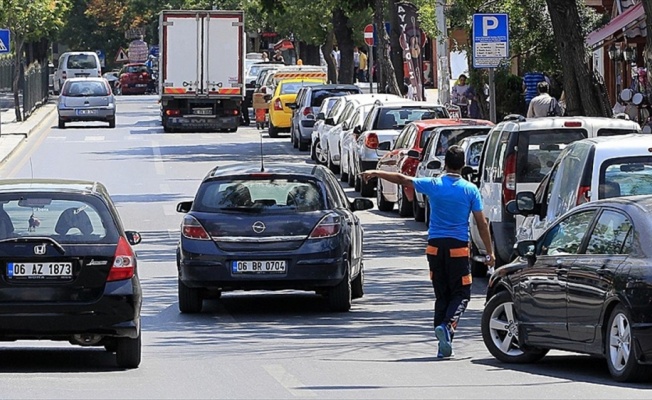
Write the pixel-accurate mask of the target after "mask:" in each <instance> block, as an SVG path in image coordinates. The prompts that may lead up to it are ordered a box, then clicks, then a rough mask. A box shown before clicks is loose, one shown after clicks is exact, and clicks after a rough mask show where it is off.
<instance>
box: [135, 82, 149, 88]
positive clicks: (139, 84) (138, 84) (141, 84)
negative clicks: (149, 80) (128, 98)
mask: <svg viewBox="0 0 652 400" xmlns="http://www.w3.org/2000/svg"><path fill="white" fill-rule="evenodd" d="M136 87H141V88H142V87H147V84H146V83H137V84H136Z"/></svg>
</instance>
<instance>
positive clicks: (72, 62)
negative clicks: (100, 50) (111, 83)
mask: <svg viewBox="0 0 652 400" xmlns="http://www.w3.org/2000/svg"><path fill="white" fill-rule="evenodd" d="M66 67H68V69H96V68H97V61H96V59H95V57H94V56H92V55H90V54H71V55H70V56H68V65H66Z"/></svg>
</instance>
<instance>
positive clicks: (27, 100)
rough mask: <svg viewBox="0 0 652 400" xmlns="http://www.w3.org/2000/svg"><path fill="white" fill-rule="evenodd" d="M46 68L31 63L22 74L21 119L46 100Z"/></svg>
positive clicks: (47, 73)
mask: <svg viewBox="0 0 652 400" xmlns="http://www.w3.org/2000/svg"><path fill="white" fill-rule="evenodd" d="M48 75H49V70H48V66H47V64H46V65H41V64H39V63H38V62H34V63H32V64H31V65H30V66H29V67H27V69H26V70H25V73H24V79H23V119H27V118H28V117H29V116H30V115H31V114H32V112H34V110H35V109H36V108H37V107H39V106H40V105H42V104H43V103H45V102H46V101H47V100H48Z"/></svg>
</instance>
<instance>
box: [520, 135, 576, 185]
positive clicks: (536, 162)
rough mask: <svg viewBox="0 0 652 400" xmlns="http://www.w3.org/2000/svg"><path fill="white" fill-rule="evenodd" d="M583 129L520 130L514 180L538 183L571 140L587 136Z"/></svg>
mask: <svg viewBox="0 0 652 400" xmlns="http://www.w3.org/2000/svg"><path fill="white" fill-rule="evenodd" d="M587 135H588V134H587V132H586V130H585V129H553V130H545V131H544V130H541V131H521V132H520V133H519V137H518V146H517V149H518V151H517V152H516V154H517V164H516V171H517V172H516V181H517V182H523V183H538V182H541V180H542V179H543V177H544V176H545V175H546V174H547V173H548V172H550V169H551V168H552V166H553V164H554V163H555V160H556V159H557V156H559V153H561V151H562V150H563V149H565V148H566V146H567V145H568V144H570V143H572V142H575V141H578V140H582V139H585V138H586V137H587Z"/></svg>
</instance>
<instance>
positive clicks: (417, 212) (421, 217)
mask: <svg viewBox="0 0 652 400" xmlns="http://www.w3.org/2000/svg"><path fill="white" fill-rule="evenodd" d="M412 214H413V215H414V220H415V221H417V222H423V221H425V220H426V209H425V208H423V207H421V206H420V205H419V202H418V201H417V197H416V195H415V196H414V200H412Z"/></svg>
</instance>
